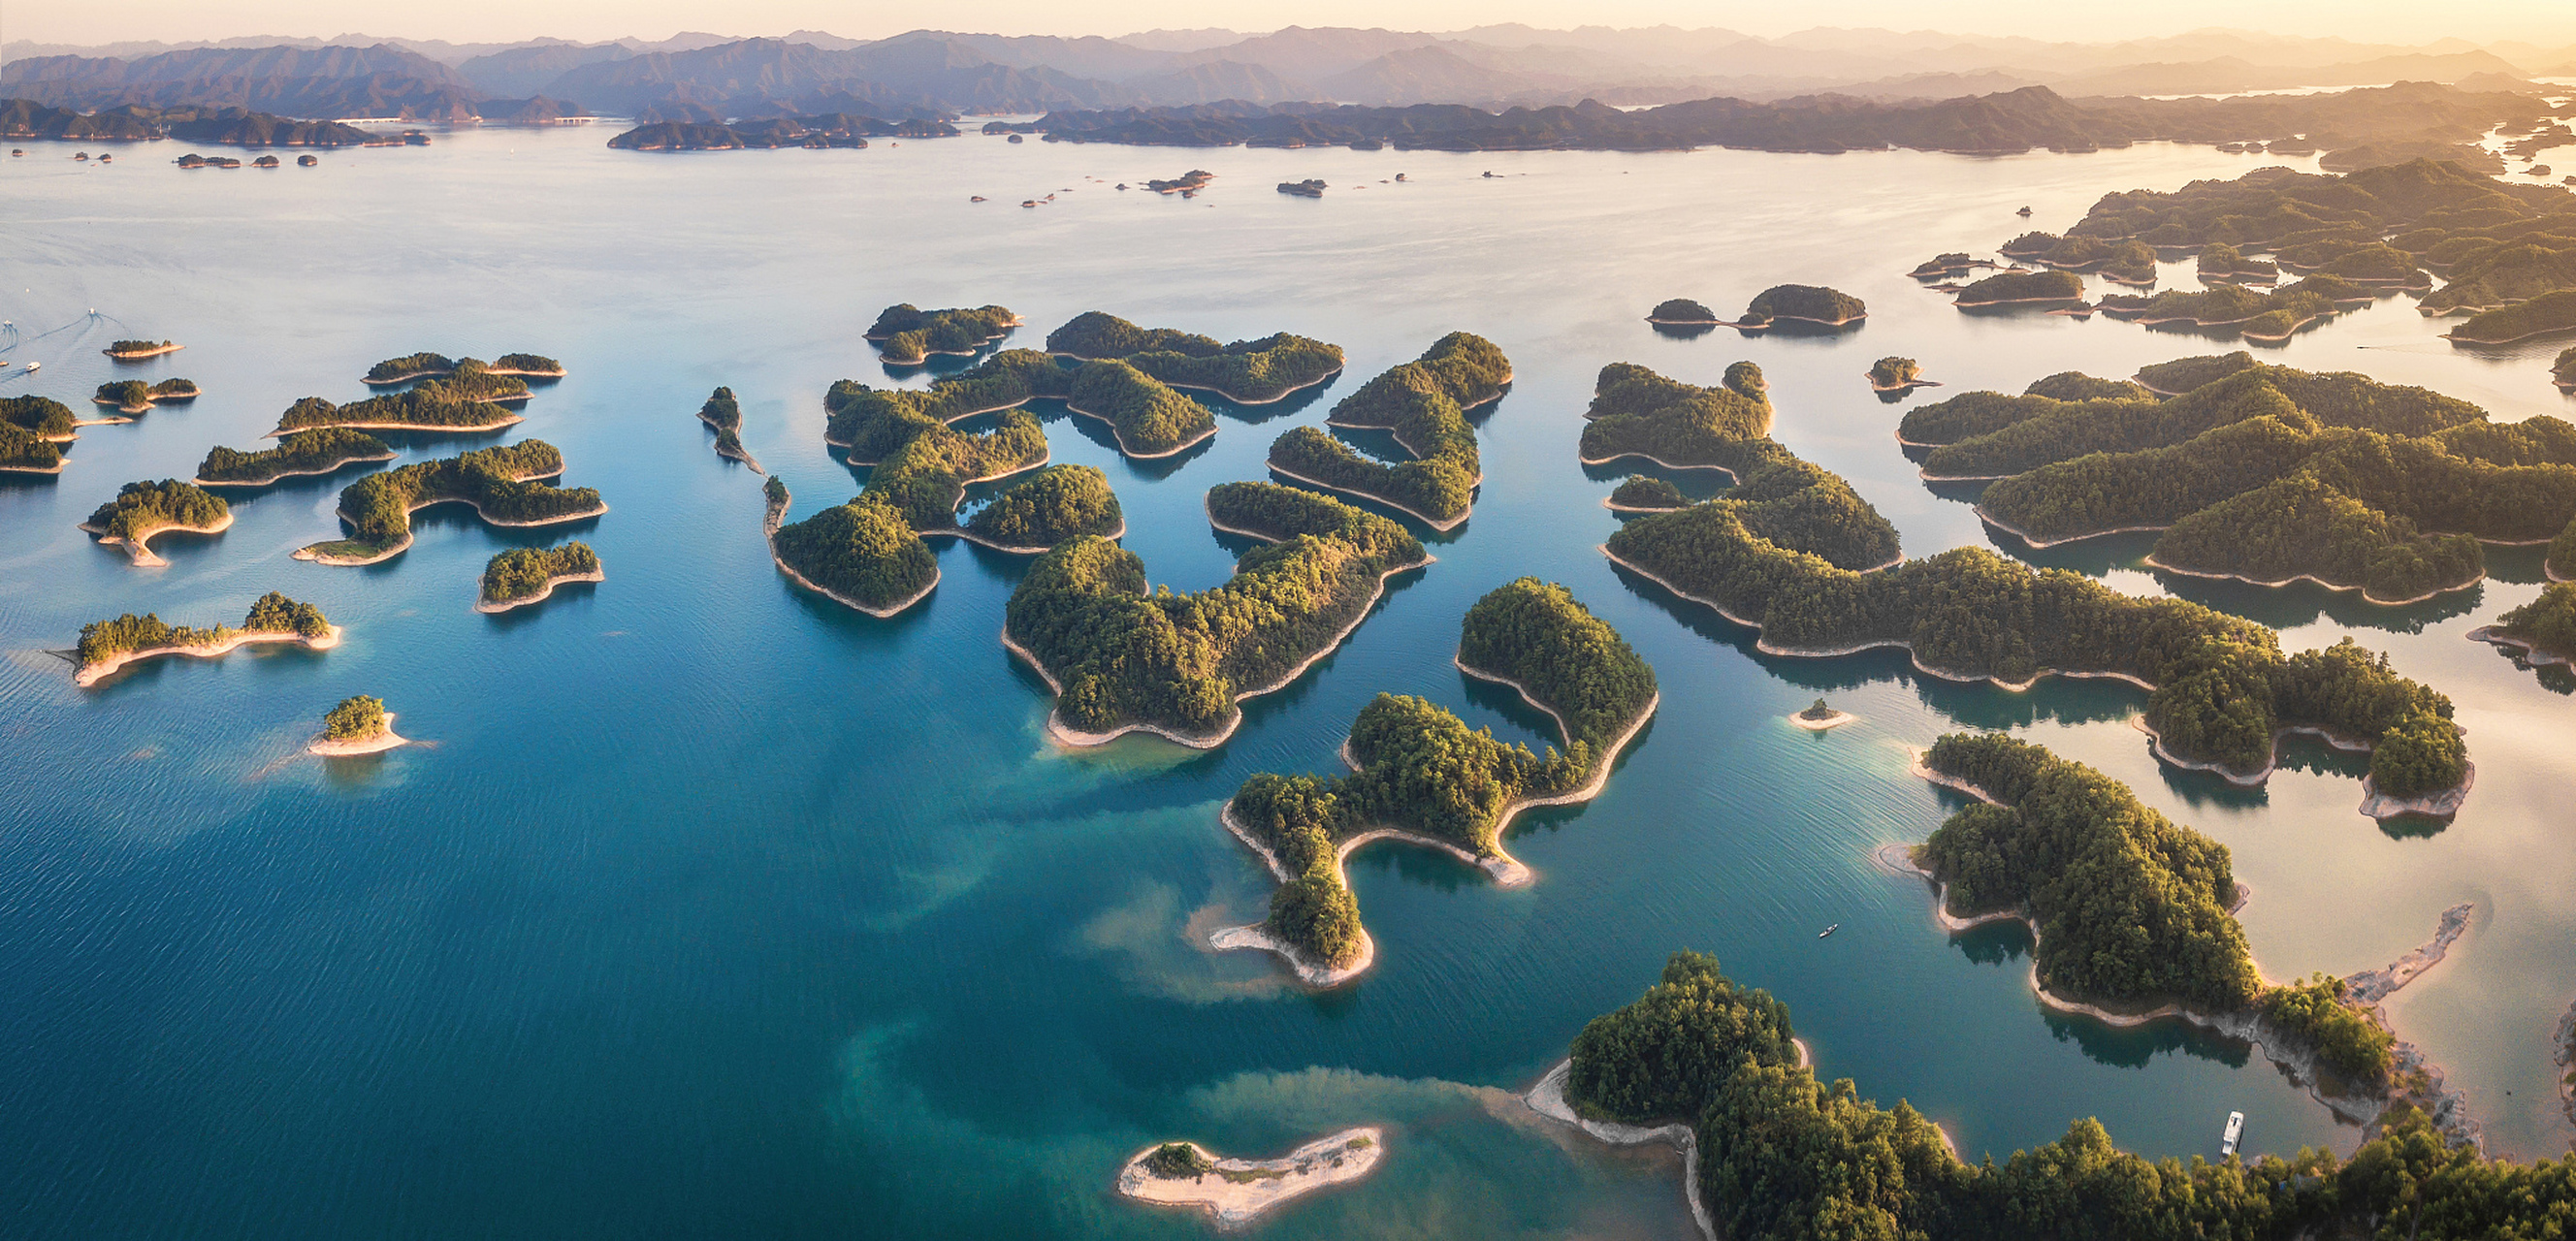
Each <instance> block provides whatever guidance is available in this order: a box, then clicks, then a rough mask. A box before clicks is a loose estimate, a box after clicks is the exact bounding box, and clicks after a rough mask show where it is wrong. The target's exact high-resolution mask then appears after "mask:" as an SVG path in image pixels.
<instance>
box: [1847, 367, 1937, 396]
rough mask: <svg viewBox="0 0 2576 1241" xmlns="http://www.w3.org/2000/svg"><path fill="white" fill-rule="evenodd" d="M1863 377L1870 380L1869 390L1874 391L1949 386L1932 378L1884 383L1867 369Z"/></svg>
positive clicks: (1862, 373)
mask: <svg viewBox="0 0 2576 1241" xmlns="http://www.w3.org/2000/svg"><path fill="white" fill-rule="evenodd" d="M1861 377H1862V378H1864V379H1867V380H1869V390H1870V391H1872V392H1911V391H1913V390H1914V389H1916V388H1941V387H1947V386H1948V385H1946V384H1943V383H1941V382H1939V381H1938V380H1932V379H1909V380H1906V381H1905V382H1903V383H1896V384H1883V383H1880V382H1878V377H1877V376H1875V375H1872V374H1870V373H1869V372H1867V371H1863V372H1861Z"/></svg>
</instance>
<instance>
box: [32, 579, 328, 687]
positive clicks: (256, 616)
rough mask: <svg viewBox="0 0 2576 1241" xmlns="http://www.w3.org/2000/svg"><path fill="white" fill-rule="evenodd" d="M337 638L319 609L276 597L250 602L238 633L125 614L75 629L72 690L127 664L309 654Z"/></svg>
mask: <svg viewBox="0 0 2576 1241" xmlns="http://www.w3.org/2000/svg"><path fill="white" fill-rule="evenodd" d="M343 632H344V631H343V630H342V629H341V628H340V627H339V626H338V625H334V624H332V623H331V622H330V621H329V620H328V619H327V618H325V617H324V616H323V615H322V609H320V608H317V607H314V606H313V605H312V604H309V603H299V602H297V601H295V600H293V599H289V598H287V597H286V596H285V595H282V594H279V593H277V592H276V591H270V592H269V593H267V594H265V595H262V596H260V597H259V599H258V600H257V601H256V602H253V603H252V604H251V606H250V612H249V614H248V615H246V616H244V617H243V618H242V623H241V627H240V628H238V629H236V628H233V627H231V626H228V625H217V626H215V627H214V628H212V629H196V628H192V627H189V626H185V625H170V624H167V623H164V622H163V621H162V619H161V618H160V617H159V616H157V615H152V614H146V615H143V616H136V615H134V614H133V613H131V612H128V613H126V614H125V615H123V616H119V617H117V618H116V619H115V620H109V621H96V622H93V623H91V624H88V625H84V626H82V627H81V635H80V642H79V643H78V645H77V647H76V648H75V649H74V651H73V668H74V670H73V673H72V684H73V685H75V686H77V687H79V688H82V689H87V688H89V687H91V686H93V685H96V684H98V683H99V682H100V681H102V680H105V679H106V678H108V677H109V676H112V675H114V674H115V673H116V672H118V671H119V670H121V669H123V668H125V667H126V666H127V665H129V664H135V663H140V662H144V661H147V660H153V659H160V658H164V657H169V656H179V657H185V658H193V659H216V658H220V657H222V656H224V655H226V654H229V653H230V652H232V651H233V650H234V649H235V648H238V647H243V646H254V645H261V644H266V643H298V644H301V645H303V646H304V647H305V648H307V649H309V650H316V651H327V650H330V649H331V648H332V647H335V646H338V645H340V638H341V635H342V633H343Z"/></svg>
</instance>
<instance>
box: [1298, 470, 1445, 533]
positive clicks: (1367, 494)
mask: <svg viewBox="0 0 2576 1241" xmlns="http://www.w3.org/2000/svg"><path fill="white" fill-rule="evenodd" d="M1262 464H1263V465H1265V466H1267V467H1269V469H1270V472H1271V473H1273V474H1277V475H1279V476H1281V477H1283V478H1293V479H1296V480H1297V481H1298V482H1301V483H1304V484H1306V485H1307V486H1309V487H1321V488H1323V489H1324V490H1326V491H1335V492H1340V493H1341V494H1343V495H1346V496H1358V497H1359V498H1361V499H1363V500H1374V501H1376V502H1378V503H1380V504H1383V505H1385V506H1387V507H1388V508H1391V509H1394V510H1396V511H1398V512H1400V513H1403V514H1404V515H1405V516H1407V517H1411V518H1413V519H1414V520H1415V521H1418V522H1421V523H1422V524H1424V525H1426V526H1429V527H1431V528H1432V529H1434V530H1437V531H1440V532H1441V533H1443V534H1446V533H1448V532H1449V531H1452V530H1455V529H1457V528H1458V527H1460V526H1462V525H1465V524H1466V523H1467V519H1468V518H1469V517H1473V516H1475V513H1476V506H1475V504H1474V503H1473V502H1470V503H1469V504H1468V505H1467V511H1466V512H1463V513H1460V514H1458V515H1457V516H1455V517H1452V518H1450V519H1449V520H1447V521H1442V520H1440V519H1438V518H1436V517H1433V516H1431V515H1430V514H1428V513H1425V512H1423V511H1422V510H1420V509H1417V508H1414V507H1413V506H1412V505H1409V504H1399V503H1397V502H1396V501H1394V500H1390V499H1388V498H1387V497H1385V496H1382V495H1379V494H1377V493H1376V492H1373V491H1362V490H1360V489H1359V488H1357V487H1342V486H1336V485H1334V484H1332V483H1328V482H1325V481H1324V480H1322V479H1319V478H1308V477H1306V476H1305V475H1303V474H1300V473H1298V472H1296V471H1295V470H1291V469H1288V468H1287V467H1285V466H1282V465H1280V464H1279V463H1278V462H1276V461H1267V460H1265V461H1263V462H1262ZM1477 481H1478V482H1480V483H1481V482H1482V481H1484V480H1482V479H1478V480H1477Z"/></svg>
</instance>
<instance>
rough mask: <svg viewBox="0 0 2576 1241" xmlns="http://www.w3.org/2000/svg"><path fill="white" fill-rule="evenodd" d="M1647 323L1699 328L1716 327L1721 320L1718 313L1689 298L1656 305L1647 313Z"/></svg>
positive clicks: (1666, 301)
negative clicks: (1703, 325) (1704, 326)
mask: <svg viewBox="0 0 2576 1241" xmlns="http://www.w3.org/2000/svg"><path fill="white" fill-rule="evenodd" d="M1646 322H1648V323H1661V324H1666V325H1669V326H1673V327H1697V326H1700V325H1702V324H1706V325H1708V326H1711V327H1714V326H1716V325H1717V324H1718V323H1719V322H1721V320H1720V319H1719V318H1718V317H1717V312H1716V311H1714V310H1711V309H1709V308H1708V306H1707V305H1706V304H1705V303H1702V302H1695V301H1692V300H1691V299H1689V298H1687V297H1676V298H1671V299H1668V300H1665V301H1660V302H1657V303H1655V308H1654V309H1653V310H1649V311H1647V312H1646Z"/></svg>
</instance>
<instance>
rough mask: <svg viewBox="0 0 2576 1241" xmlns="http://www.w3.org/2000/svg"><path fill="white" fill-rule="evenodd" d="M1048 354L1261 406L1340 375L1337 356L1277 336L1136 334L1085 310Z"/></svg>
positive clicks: (1174, 331) (1316, 344)
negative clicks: (1107, 363)
mask: <svg viewBox="0 0 2576 1241" xmlns="http://www.w3.org/2000/svg"><path fill="white" fill-rule="evenodd" d="M1046 345H1047V351H1048V352H1050V353H1059V354H1063V355H1065V356H1067V357H1074V358H1081V359H1084V360H1086V361H1103V360H1109V359H1116V360H1119V361H1123V362H1125V363H1127V364H1128V365H1129V366H1133V367H1135V368H1136V369H1137V370H1140V371H1143V372H1144V373H1145V374H1147V375H1150V376H1152V377H1154V378H1155V379H1159V380H1161V381H1162V382H1164V383H1166V384H1169V385H1171V386H1173V387H1175V388H1201V389H1206V390H1209V391H1213V392H1216V393H1218V394H1220V395H1223V396H1224V397H1225V398H1227V399H1228V400H1233V401H1242V402H1245V403H1248V404H1256V405H1257V404H1262V403H1265V402H1269V401H1275V400H1278V399H1280V398H1281V397H1284V396H1287V395H1288V394H1289V393H1291V392H1294V391H1296V390H1298V389H1300V388H1304V387H1308V386H1310V385H1313V384H1318V383H1322V382H1323V381H1324V380H1326V379H1328V378H1331V377H1332V375H1333V374H1334V372H1336V371H1339V370H1341V369H1342V350H1341V346H1339V345H1328V344H1325V343H1324V342H1322V341H1320V340H1312V339H1309V338H1307V337H1304V336H1295V335H1291V334H1289V333H1286V332H1280V333H1277V334H1275V335H1271V336H1264V337H1262V338H1261V339H1259V340H1238V341H1236V342H1234V343H1233V344H1230V345H1220V344H1218V343H1217V342H1216V341H1215V340H1214V339H1212V338H1210V337H1206V336H1200V335H1198V334H1196V333H1192V332H1184V331H1181V330H1180V329H1178V328H1140V327H1138V326H1136V325H1135V324H1133V323H1129V322H1128V321H1126V320H1125V319H1121V318H1119V317H1118V316H1116V315H1112V314H1107V313H1105V312H1102V311H1097V310H1093V311H1086V312H1084V313H1083V314H1080V315H1077V316H1075V317H1074V319H1073V321H1072V322H1070V323H1067V324H1065V325H1064V326H1063V327H1060V328H1057V329H1056V330H1055V331H1053V332H1051V333H1049V334H1048V335H1047V342H1046Z"/></svg>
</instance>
